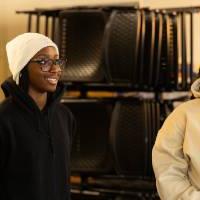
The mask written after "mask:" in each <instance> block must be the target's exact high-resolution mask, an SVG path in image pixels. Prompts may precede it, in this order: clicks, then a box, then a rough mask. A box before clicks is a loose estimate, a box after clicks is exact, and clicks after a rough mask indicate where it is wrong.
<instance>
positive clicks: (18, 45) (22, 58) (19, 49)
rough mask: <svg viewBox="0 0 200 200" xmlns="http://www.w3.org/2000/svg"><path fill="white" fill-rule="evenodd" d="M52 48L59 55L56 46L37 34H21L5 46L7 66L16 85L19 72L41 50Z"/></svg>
mask: <svg viewBox="0 0 200 200" xmlns="http://www.w3.org/2000/svg"><path fill="white" fill-rule="evenodd" d="M48 46H52V47H55V49H56V52H57V54H59V51H58V47H57V45H56V44H55V43H54V42H53V41H52V40H51V39H49V38H48V37H46V36H44V35H42V34H39V33H23V34H21V35H19V36H17V37H15V38H14V39H12V40H11V41H9V42H8V43H7V44H6V52H7V57H8V64H9V68H10V71H11V73H12V76H13V80H14V81H15V82H16V84H19V74H20V71H21V70H22V69H23V68H24V67H25V66H26V65H27V63H28V62H29V61H30V59H31V58H33V57H34V55H35V54H36V53H37V52H38V51H40V50H41V49H43V48H45V47H48Z"/></svg>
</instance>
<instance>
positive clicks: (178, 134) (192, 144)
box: [152, 79, 200, 200]
mask: <svg viewBox="0 0 200 200" xmlns="http://www.w3.org/2000/svg"><path fill="white" fill-rule="evenodd" d="M191 91H192V93H193V95H194V97H195V99H192V100H189V101H187V102H184V103H182V104H181V105H179V106H178V107H176V108H175V109H174V111H173V112H172V113H171V114H170V115H169V116H168V117H167V119H166V120H165V122H164V124H163V126H162V127H161V129H160V130H159V132H158V135H157V138H156V141H155V145H154V147H153V150H152V164H153V169H154V173H155V177H156V186H157V191H158V194H159V196H160V198H161V200H200V98H199V97H200V79H197V80H196V81H195V82H194V83H193V84H192V86H191Z"/></svg>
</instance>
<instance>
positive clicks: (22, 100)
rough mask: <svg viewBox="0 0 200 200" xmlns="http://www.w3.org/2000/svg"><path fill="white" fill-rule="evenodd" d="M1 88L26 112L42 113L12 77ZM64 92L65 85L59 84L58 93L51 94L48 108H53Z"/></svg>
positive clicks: (6, 95)
mask: <svg viewBox="0 0 200 200" xmlns="http://www.w3.org/2000/svg"><path fill="white" fill-rule="evenodd" d="M1 88H2V90H3V92H4V95H5V97H6V98H8V97H12V98H13V99H14V100H15V101H16V102H17V103H18V104H20V106H22V107H24V108H25V109H26V110H27V109H28V110H30V111H36V110H37V111H40V110H39V108H38V106H37V105H36V103H35V101H34V100H33V99H32V98H31V97H30V96H29V95H28V94H27V93H25V92H24V91H23V90H22V89H21V88H20V87H19V86H18V85H17V84H16V82H15V81H14V80H13V79H12V77H10V78H8V79H7V80H5V81H4V82H3V83H2V85H1ZM64 90H65V87H64V84H63V83H62V82H58V85H57V88H56V91H55V92H54V93H50V94H49V98H48V108H50V107H52V106H53V105H54V104H55V103H57V102H59V101H60V99H61V97H62V95H63V93H64Z"/></svg>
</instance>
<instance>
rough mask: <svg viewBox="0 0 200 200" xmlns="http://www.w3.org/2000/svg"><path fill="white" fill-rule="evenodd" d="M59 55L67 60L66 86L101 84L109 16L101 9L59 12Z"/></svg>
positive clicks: (64, 74) (64, 78) (64, 75)
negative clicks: (106, 25)
mask: <svg viewBox="0 0 200 200" xmlns="http://www.w3.org/2000/svg"><path fill="white" fill-rule="evenodd" d="M59 17H60V44H59V47H60V51H61V57H63V58H66V59H67V68H66V70H65V71H64V73H63V80H64V81H66V82H68V81H69V82H70V81H71V82H101V81H103V80H104V78H105V76H104V75H105V74H104V71H103V66H102V65H103V64H104V63H103V61H102V49H103V45H102V44H103V43H102V41H103V36H104V28H105V24H106V21H107V14H106V13H105V12H103V11H102V10H101V9H91V10H90V9H83V10H76V9H74V10H65V11H62V12H60V16H59Z"/></svg>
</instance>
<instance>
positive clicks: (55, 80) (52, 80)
mask: <svg viewBox="0 0 200 200" xmlns="http://www.w3.org/2000/svg"><path fill="white" fill-rule="evenodd" d="M47 81H48V82H49V83H51V84H57V82H58V80H57V79H56V78H47Z"/></svg>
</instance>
